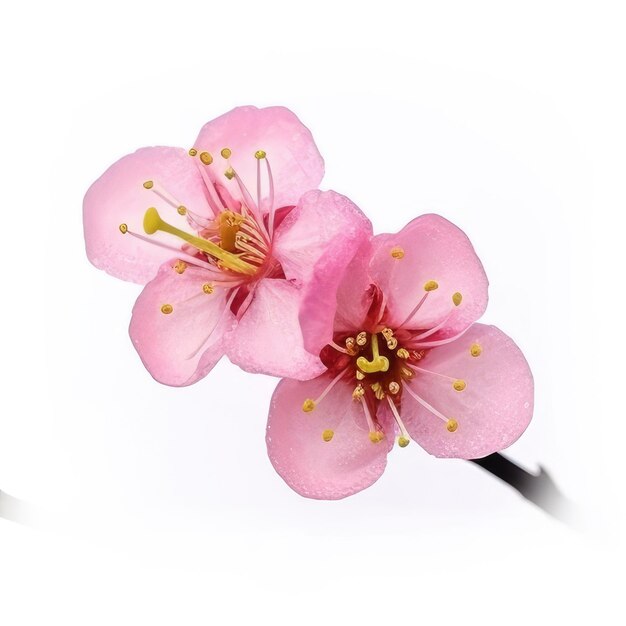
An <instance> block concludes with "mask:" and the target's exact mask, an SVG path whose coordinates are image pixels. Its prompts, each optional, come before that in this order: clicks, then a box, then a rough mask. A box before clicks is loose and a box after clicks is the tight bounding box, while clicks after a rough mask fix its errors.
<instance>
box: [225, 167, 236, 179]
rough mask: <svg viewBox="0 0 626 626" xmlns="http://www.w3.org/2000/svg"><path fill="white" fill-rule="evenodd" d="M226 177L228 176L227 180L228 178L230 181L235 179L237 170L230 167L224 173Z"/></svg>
mask: <svg viewBox="0 0 626 626" xmlns="http://www.w3.org/2000/svg"><path fill="white" fill-rule="evenodd" d="M224 176H226V178H228V180H232V179H233V178H235V170H234V169H233V168H232V167H229V168H228V169H227V170H226V171H225V172H224Z"/></svg>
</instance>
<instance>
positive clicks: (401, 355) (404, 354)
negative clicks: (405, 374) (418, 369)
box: [396, 348, 410, 359]
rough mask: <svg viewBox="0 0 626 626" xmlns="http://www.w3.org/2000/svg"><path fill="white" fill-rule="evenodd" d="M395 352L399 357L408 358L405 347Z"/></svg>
mask: <svg viewBox="0 0 626 626" xmlns="http://www.w3.org/2000/svg"><path fill="white" fill-rule="evenodd" d="M396 354H397V355H398V357H399V358H401V359H408V358H409V356H410V355H409V351H408V350H407V349H406V348H400V349H399V350H398V351H397V352H396Z"/></svg>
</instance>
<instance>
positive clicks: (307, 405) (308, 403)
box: [302, 398, 315, 413]
mask: <svg viewBox="0 0 626 626" xmlns="http://www.w3.org/2000/svg"><path fill="white" fill-rule="evenodd" d="M314 408H315V402H314V401H313V400H311V398H307V399H306V400H305V401H304V402H303V403H302V410H303V411H304V412H305V413H310V412H311V411H312V410H313V409H314Z"/></svg>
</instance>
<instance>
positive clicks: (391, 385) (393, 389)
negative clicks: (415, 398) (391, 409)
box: [388, 380, 400, 396]
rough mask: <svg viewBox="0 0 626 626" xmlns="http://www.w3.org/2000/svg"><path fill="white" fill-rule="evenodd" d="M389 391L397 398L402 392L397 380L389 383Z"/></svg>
mask: <svg viewBox="0 0 626 626" xmlns="http://www.w3.org/2000/svg"><path fill="white" fill-rule="evenodd" d="M388 389H389V393H392V394H393V395H394V396H395V395H396V394H397V393H398V391H400V385H399V384H398V383H397V382H396V381H395V380H392V381H391V382H390V383H389V386H388Z"/></svg>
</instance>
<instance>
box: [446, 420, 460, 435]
mask: <svg viewBox="0 0 626 626" xmlns="http://www.w3.org/2000/svg"><path fill="white" fill-rule="evenodd" d="M458 427H459V423H458V422H457V421H456V420H455V419H449V420H448V423H447V424H446V428H447V429H448V432H451V433H453V432H454V431H455V430H456V429H457V428H458Z"/></svg>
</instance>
